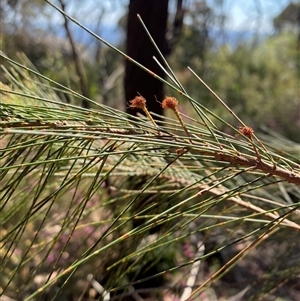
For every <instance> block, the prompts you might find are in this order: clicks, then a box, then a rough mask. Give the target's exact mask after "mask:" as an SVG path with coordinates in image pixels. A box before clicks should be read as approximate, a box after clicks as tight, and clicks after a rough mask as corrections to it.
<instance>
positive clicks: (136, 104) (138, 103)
mask: <svg viewBox="0 0 300 301" xmlns="http://www.w3.org/2000/svg"><path fill="white" fill-rule="evenodd" d="M129 102H130V105H129V107H130V108H137V109H142V110H144V109H145V108H146V99H145V98H144V97H143V96H136V97H135V98H134V99H132V100H130V101H129Z"/></svg>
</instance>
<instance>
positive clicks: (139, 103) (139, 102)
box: [129, 95, 157, 126]
mask: <svg viewBox="0 0 300 301" xmlns="http://www.w3.org/2000/svg"><path fill="white" fill-rule="evenodd" d="M129 102H130V105H129V107H130V108H136V109H141V110H143V111H144V113H145V114H146V116H147V117H148V118H149V119H150V121H151V122H152V124H153V125H154V126H157V124H156V123H155V121H154V119H153V118H152V116H151V114H150V113H149V111H148V109H147V107H146V102H147V101H146V99H145V98H144V97H143V96H141V95H140V96H136V97H135V98H134V99H132V100H130V101H129Z"/></svg>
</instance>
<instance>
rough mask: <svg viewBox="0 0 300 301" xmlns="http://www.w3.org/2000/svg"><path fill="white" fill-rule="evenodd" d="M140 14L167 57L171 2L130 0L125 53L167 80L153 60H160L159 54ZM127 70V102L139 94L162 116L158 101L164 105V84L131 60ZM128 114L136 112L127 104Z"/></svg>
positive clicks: (148, 105)
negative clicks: (155, 58)
mask: <svg viewBox="0 0 300 301" xmlns="http://www.w3.org/2000/svg"><path fill="white" fill-rule="evenodd" d="M137 14H139V15H140V16H141V17H142V19H143V21H144V23H145V24H146V27H147V28H148V30H149V32H150V34H151V35H152V37H153V39H154V41H155V42H156V44H157V46H158V47H159V49H160V50H161V52H162V54H163V55H166V54H167V48H168V47H167V41H166V31H167V19H168V0H152V1H145V0H130V4H129V13H128V21H127V22H128V23H127V45H126V53H127V54H128V55H129V56H130V57H132V58H133V59H135V60H136V61H138V62H139V63H140V64H142V65H144V66H145V67H147V68H149V69H150V70H151V71H153V72H154V73H156V74H157V75H159V76H161V77H163V78H164V72H163V71H162V70H161V69H160V67H159V66H158V65H157V64H156V63H155V61H154V60H153V58H152V57H153V56H154V55H155V56H156V57H157V58H158V56H157V52H156V50H155V48H154V46H153V45H152V44H151V42H150V40H149V38H148V36H147V34H146V33H145V31H144V29H143V27H142V25H141V24H140V22H139V20H138V18H137ZM125 67H126V71H125V81H124V84H125V99H126V103H128V102H129V100H132V99H133V98H134V97H135V96H136V95H138V94H139V93H140V94H141V95H142V96H143V97H145V98H146V100H147V107H148V110H149V111H152V112H155V113H157V114H159V115H163V109H162V107H161V106H160V104H159V103H158V102H157V101H159V102H161V101H162V100H163V98H164V87H163V83H161V82H160V81H159V80H157V79H156V78H154V77H153V76H152V75H150V74H148V73H147V72H145V71H143V70H142V69H140V68H139V67H137V66H135V65H134V64H133V63H131V62H129V61H126V65H125ZM127 112H128V113H130V114H132V115H135V114H136V112H137V111H136V109H131V108H129V106H128V105H127Z"/></svg>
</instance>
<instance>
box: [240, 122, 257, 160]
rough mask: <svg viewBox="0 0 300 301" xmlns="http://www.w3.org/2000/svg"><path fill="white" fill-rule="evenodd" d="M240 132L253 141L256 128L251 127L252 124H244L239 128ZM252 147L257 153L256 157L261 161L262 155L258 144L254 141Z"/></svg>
mask: <svg viewBox="0 0 300 301" xmlns="http://www.w3.org/2000/svg"><path fill="white" fill-rule="evenodd" d="M239 131H240V133H242V134H243V135H244V136H246V137H247V138H248V139H249V140H251V141H252V136H253V134H254V130H253V129H252V128H251V127H250V126H243V127H240V128H239ZM252 147H253V149H254V152H255V154H256V158H257V160H258V161H261V157H260V155H259V153H258V150H257V148H256V146H255V145H254V143H253V142H252Z"/></svg>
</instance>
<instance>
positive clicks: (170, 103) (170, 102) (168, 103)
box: [161, 96, 178, 110]
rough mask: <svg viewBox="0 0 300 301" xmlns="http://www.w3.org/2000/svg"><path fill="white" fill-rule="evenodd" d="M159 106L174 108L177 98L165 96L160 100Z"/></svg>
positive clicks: (176, 104)
mask: <svg viewBox="0 0 300 301" xmlns="http://www.w3.org/2000/svg"><path fill="white" fill-rule="evenodd" d="M161 106H162V107H163V108H164V109H171V110H175V109H176V108H177V106H178V100H177V99H176V98H175V97H171V96H166V97H165V99H164V100H163V101H162V103H161Z"/></svg>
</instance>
